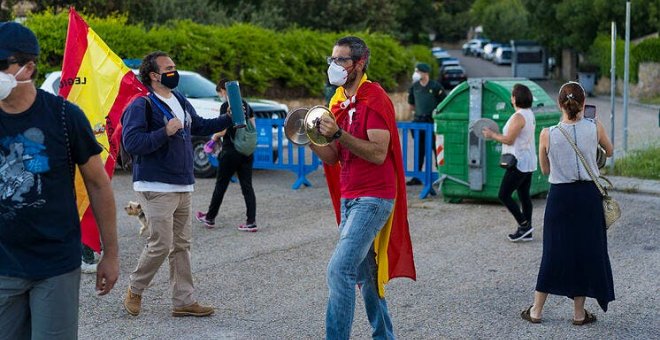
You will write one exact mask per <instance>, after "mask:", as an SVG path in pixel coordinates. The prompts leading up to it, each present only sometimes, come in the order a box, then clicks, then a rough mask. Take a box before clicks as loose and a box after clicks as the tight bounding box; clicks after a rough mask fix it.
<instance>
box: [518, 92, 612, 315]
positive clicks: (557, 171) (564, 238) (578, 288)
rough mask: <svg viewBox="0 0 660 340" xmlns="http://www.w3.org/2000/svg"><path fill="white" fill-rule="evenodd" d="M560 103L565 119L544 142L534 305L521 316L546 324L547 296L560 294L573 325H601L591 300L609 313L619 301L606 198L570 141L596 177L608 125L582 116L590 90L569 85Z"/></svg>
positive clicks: (606, 142) (607, 146) (609, 147)
mask: <svg viewBox="0 0 660 340" xmlns="http://www.w3.org/2000/svg"><path fill="white" fill-rule="evenodd" d="M558 102H559V107H560V108H561V111H562V117H561V121H560V123H559V124H558V125H557V126H554V127H551V128H546V129H543V131H542V132H541V135H540V140H539V158H540V164H541V171H542V172H543V173H544V174H546V175H547V174H550V177H549V181H550V184H551V185H550V192H549V193H548V200H547V204H546V208H545V217H544V222H543V223H544V224H543V257H542V259H541V268H540V269H539V275H538V279H537V283H536V292H535V293H534V304H533V305H532V306H530V307H529V308H527V309H526V310H524V311H523V312H522V314H521V316H522V318H523V319H525V320H527V321H529V322H532V323H539V322H541V315H542V312H543V305H544V303H545V300H546V298H547V297H548V294H555V295H562V296H567V297H569V298H571V299H573V304H574V308H573V324H574V325H584V324H588V323H592V322H594V321H596V316H595V315H593V314H591V313H589V312H587V311H586V310H585V309H584V302H585V299H586V297H587V296H588V297H591V298H595V299H596V300H597V301H598V304H599V305H600V307H601V308H602V309H603V311H607V304H608V303H609V302H610V301H614V284H613V282H612V268H611V267H610V260H609V256H608V254H607V235H606V233H605V218H604V215H603V204H602V202H603V200H602V196H601V194H600V192H599V191H598V189H597V187H596V185H595V184H594V182H593V181H592V179H591V176H590V175H589V173H588V172H587V170H586V169H585V168H584V166H583V164H582V162H581V160H580V159H579V156H578V155H577V153H576V152H575V150H574V149H573V147H572V146H571V143H575V144H576V145H577V147H578V149H579V150H580V152H581V153H582V154H583V155H584V158H585V159H586V163H587V164H588V166H589V167H590V168H591V171H592V172H593V173H594V174H595V175H596V176H598V175H599V172H598V167H597V166H596V146H597V145H598V144H600V146H602V147H603V148H604V149H605V152H606V154H607V156H608V157H609V156H611V155H612V151H613V148H612V143H611V142H610V140H609V139H608V137H607V134H605V129H604V128H603V125H602V124H601V123H600V122H598V121H594V120H592V119H588V118H583V113H582V112H583V110H584V103H585V92H584V89H583V88H582V87H581V86H580V84H578V83H575V82H569V83H566V84H564V85H563V86H562V87H561V89H560V90H559V98H558ZM562 129H563V130H564V132H566V133H567V134H568V136H565V135H564V132H562ZM569 138H570V139H571V141H569Z"/></svg>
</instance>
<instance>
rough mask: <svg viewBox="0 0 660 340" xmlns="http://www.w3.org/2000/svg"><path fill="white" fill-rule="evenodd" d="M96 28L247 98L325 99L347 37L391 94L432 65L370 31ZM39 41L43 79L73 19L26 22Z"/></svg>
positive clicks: (138, 53) (422, 53)
mask: <svg viewBox="0 0 660 340" xmlns="http://www.w3.org/2000/svg"><path fill="white" fill-rule="evenodd" d="M81 15H82V16H83V17H84V18H85V20H86V21H87V23H88V24H89V26H90V27H91V28H92V29H93V30H94V32H96V33H97V34H98V35H99V36H100V37H101V39H103V40H104V41H105V43H106V44H107V45H108V46H109V47H110V48H111V49H112V50H113V51H114V52H115V53H116V54H117V55H118V56H119V57H121V58H128V59H136V58H137V59H141V58H142V57H143V56H144V55H146V54H148V53H149V52H152V51H154V50H162V51H165V52H167V53H168V54H169V55H170V56H171V57H172V59H173V60H174V62H175V63H176V64H177V67H178V68H179V69H182V70H193V71H197V72H199V73H201V74H202V75H204V76H206V77H207V78H209V79H211V80H212V81H215V80H217V79H219V78H220V77H226V78H229V79H236V80H239V81H240V83H241V90H242V91H243V92H245V93H246V95H266V96H271V97H275V96H289V97H302V96H310V95H311V96H320V95H321V94H322V92H323V87H324V85H325V81H326V70H327V64H326V61H325V57H326V56H328V55H330V54H331V52H332V47H333V45H334V43H335V42H336V41H337V39H339V38H340V37H342V36H346V35H356V36H359V37H361V38H362V39H364V40H365V42H366V43H367V45H368V46H369V49H370V51H371V61H370V64H369V67H368V70H367V73H368V74H369V78H370V79H372V80H374V81H378V82H380V83H381V85H382V86H383V87H384V88H385V89H386V90H390V91H391V90H395V89H401V88H402V87H404V86H407V85H408V84H409V78H410V77H409V76H410V74H411V73H412V70H413V67H414V63H415V62H416V61H418V60H423V61H425V62H429V63H430V64H431V65H434V63H433V57H432V55H431V52H430V50H429V49H428V48H425V50H422V49H421V47H417V46H415V47H411V48H405V47H404V46H402V45H401V44H400V43H399V42H398V41H396V40H395V39H394V38H392V37H391V36H388V35H385V34H381V33H371V32H343V33H341V34H339V33H324V32H318V31H314V30H309V29H300V28H296V29H289V30H285V31H273V30H269V29H265V28H261V27H258V26H255V25H250V24H240V23H239V24H234V25H231V26H213V25H201V24H197V23H193V22H192V21H188V20H182V21H170V22H167V23H165V24H163V25H159V26H155V27H152V28H151V29H146V28H144V27H143V26H141V25H129V24H127V17H126V16H122V15H115V16H110V17H106V18H96V17H90V16H86V15H84V14H81ZM26 25H27V26H28V27H30V28H31V29H32V30H33V31H34V32H35V34H36V35H37V37H38V39H39V43H40V45H41V55H40V56H39V68H40V71H41V74H42V77H43V75H45V74H46V73H48V72H51V71H55V70H59V69H60V68H61V65H62V56H63V53H64V42H65V39H66V30H67V25H68V13H66V12H62V13H59V14H53V13H50V12H43V13H39V14H33V15H32V16H31V17H29V18H28V20H27V21H26Z"/></svg>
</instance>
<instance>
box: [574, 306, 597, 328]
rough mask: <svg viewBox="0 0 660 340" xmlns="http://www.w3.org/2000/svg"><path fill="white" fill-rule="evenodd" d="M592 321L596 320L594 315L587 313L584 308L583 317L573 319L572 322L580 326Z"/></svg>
mask: <svg viewBox="0 0 660 340" xmlns="http://www.w3.org/2000/svg"><path fill="white" fill-rule="evenodd" d="M592 322H596V316H595V315H593V314H591V313H589V312H588V311H587V310H586V309H585V310H584V319H582V320H575V319H573V324H574V325H576V326H582V325H586V324H588V323H592Z"/></svg>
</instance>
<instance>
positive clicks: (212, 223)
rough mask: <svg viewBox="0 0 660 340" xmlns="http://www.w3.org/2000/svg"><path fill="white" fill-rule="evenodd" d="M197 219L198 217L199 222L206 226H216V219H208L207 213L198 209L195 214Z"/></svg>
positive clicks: (211, 227) (210, 227) (209, 227)
mask: <svg viewBox="0 0 660 340" xmlns="http://www.w3.org/2000/svg"><path fill="white" fill-rule="evenodd" d="M195 219H197V222H199V223H204V226H205V227H206V228H208V229H213V228H215V221H211V220H209V219H207V218H206V213H203V212H201V211H198V212H197V213H196V214H195Z"/></svg>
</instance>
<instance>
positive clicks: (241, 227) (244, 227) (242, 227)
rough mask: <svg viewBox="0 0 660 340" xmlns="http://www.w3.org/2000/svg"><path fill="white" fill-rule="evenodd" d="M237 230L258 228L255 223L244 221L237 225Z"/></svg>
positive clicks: (250, 230)
mask: <svg viewBox="0 0 660 340" xmlns="http://www.w3.org/2000/svg"><path fill="white" fill-rule="evenodd" d="M238 230H240V231H249V232H256V231H257V230H259V229H258V228H257V225H256V224H255V223H250V224H248V223H244V224H241V225H239V226H238Z"/></svg>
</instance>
